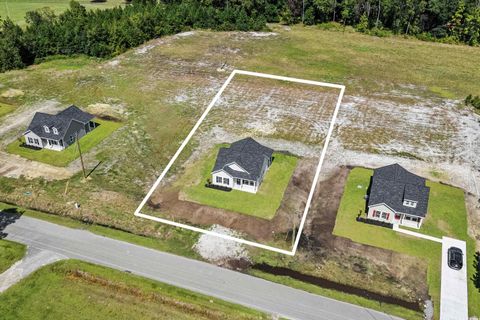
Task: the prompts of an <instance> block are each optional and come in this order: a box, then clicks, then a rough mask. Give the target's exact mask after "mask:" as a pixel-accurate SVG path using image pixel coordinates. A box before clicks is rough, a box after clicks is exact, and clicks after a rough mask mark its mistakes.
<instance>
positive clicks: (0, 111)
mask: <svg viewBox="0 0 480 320" xmlns="http://www.w3.org/2000/svg"><path fill="white" fill-rule="evenodd" d="M13 110H15V107H14V106H12V105H11V104H6V103H0V118H1V117H3V116H4V115H6V114H7V113H10V112H12V111H13Z"/></svg>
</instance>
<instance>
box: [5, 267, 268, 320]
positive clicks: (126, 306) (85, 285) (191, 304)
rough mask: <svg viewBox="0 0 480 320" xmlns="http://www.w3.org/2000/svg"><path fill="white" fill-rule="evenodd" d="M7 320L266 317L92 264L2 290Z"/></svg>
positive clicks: (44, 272)
mask: <svg viewBox="0 0 480 320" xmlns="http://www.w3.org/2000/svg"><path fill="white" fill-rule="evenodd" d="M0 314H1V315H2V316H1V318H2V319H4V320H14V319H15V320H17V319H22V320H30V319H88V320H90V319H96V320H102V319H179V320H193V319H237V320H239V319H268V316H267V315H266V314H264V313H261V312H259V311H255V310H252V309H248V308H245V307H243V306H239V305H236V304H233V303H229V302H225V301H222V300H219V299H216V298H212V297H208V296H205V295H202V294H197V293H194V292H191V291H188V290H184V289H180V288H177V287H173V286H170V285H167V284H163V283H160V282H156V281H153V280H149V279H145V278H142V277H139V276H134V275H131V274H128V273H125V272H121V271H117V270H113V269H109V268H105V267H100V266H96V265H93V264H89V263H85V262H81V261H77V260H67V261H60V262H57V263H55V264H53V265H49V266H46V267H43V268H41V269H39V270H38V271H36V272H35V273H33V274H32V275H30V276H28V277H27V278H25V279H23V280H21V281H20V282H19V283H18V284H16V285H14V286H13V287H11V288H10V289H8V290H7V291H5V292H4V293H3V294H1V295H0Z"/></svg>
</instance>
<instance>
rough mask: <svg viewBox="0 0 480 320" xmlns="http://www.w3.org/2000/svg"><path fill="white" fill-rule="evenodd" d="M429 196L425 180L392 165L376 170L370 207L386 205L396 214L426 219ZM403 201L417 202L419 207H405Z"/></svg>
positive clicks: (396, 165) (370, 196) (369, 201)
mask: <svg viewBox="0 0 480 320" xmlns="http://www.w3.org/2000/svg"><path fill="white" fill-rule="evenodd" d="M429 194H430V188H429V187H427V186H425V179H424V178H422V177H419V176H417V175H415V174H413V173H411V172H409V171H407V170H405V169H404V168H403V167H401V166H400V165H398V164H392V165H389V166H386V167H382V168H378V169H376V170H374V173H373V177H372V185H371V187H370V195H369V198H368V206H373V205H377V204H380V203H384V204H386V205H387V206H389V207H390V208H392V209H393V210H395V211H396V212H401V213H406V214H409V215H414V216H419V217H425V215H426V214H427V207H428V196H429ZM403 200H412V201H417V206H416V207H415V208H412V207H409V206H404V205H403Z"/></svg>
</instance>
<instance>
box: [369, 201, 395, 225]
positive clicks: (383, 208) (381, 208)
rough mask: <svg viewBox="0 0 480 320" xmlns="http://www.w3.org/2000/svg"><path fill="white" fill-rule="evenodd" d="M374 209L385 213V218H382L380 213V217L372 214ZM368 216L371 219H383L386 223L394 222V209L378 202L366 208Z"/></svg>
mask: <svg viewBox="0 0 480 320" xmlns="http://www.w3.org/2000/svg"><path fill="white" fill-rule="evenodd" d="M374 211H380V212H382V213H386V214H387V215H388V217H387V218H382V214H380V217H375V216H374ZM368 218H369V219H372V220H377V221H383V222H388V223H394V221H395V211H393V210H392V209H390V208H389V207H387V206H386V205H383V204H379V205H376V206H371V207H369V208H368Z"/></svg>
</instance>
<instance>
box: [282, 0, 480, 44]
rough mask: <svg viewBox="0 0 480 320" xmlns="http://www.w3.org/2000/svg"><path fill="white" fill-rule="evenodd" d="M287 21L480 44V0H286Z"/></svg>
mask: <svg viewBox="0 0 480 320" xmlns="http://www.w3.org/2000/svg"><path fill="white" fill-rule="evenodd" d="M286 1H287V2H286V5H285V7H284V8H283V10H282V11H281V12H280V19H281V20H282V19H283V20H284V22H285V23H294V22H296V21H303V23H304V24H307V25H312V24H318V23H325V22H337V23H340V24H343V25H344V26H345V25H350V26H354V27H356V29H357V30H359V31H362V32H366V33H372V34H375V35H380V36H381V35H383V34H389V33H393V34H405V35H412V36H417V37H419V38H421V39H424V40H435V41H442V42H450V43H465V44H468V45H473V46H477V45H479V44H480V0H303V1H302V0H286Z"/></svg>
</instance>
